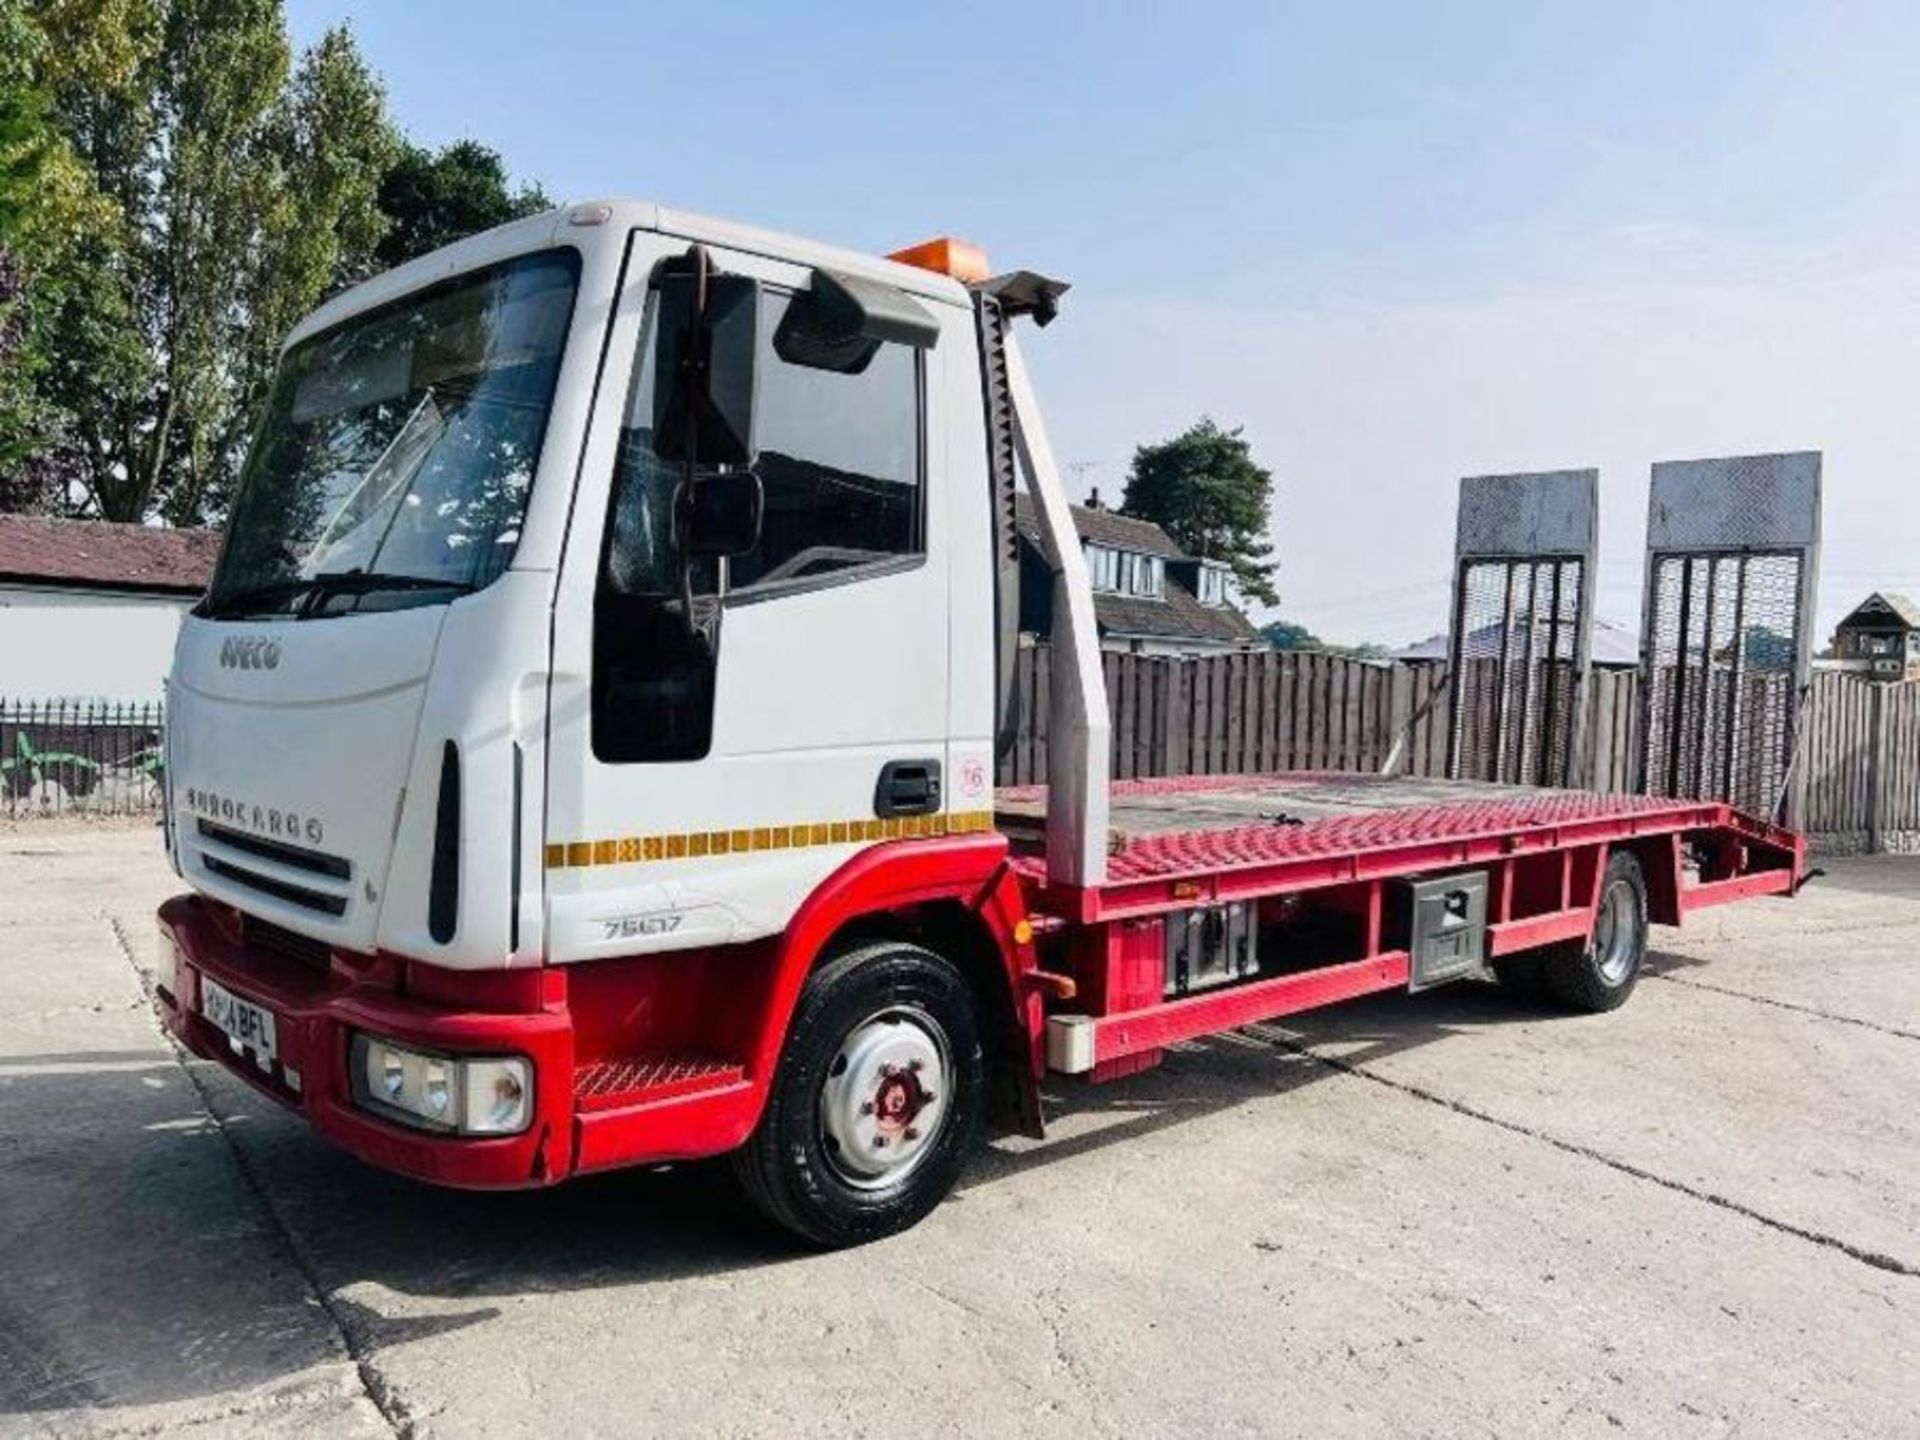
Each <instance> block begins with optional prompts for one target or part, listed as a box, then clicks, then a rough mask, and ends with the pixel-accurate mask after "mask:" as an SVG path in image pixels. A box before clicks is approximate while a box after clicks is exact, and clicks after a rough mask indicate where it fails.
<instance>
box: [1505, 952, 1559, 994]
mask: <svg viewBox="0 0 1920 1440" xmlns="http://www.w3.org/2000/svg"><path fill="white" fill-rule="evenodd" d="M1493 978H1494V979H1495V980H1497V981H1499V982H1500V988H1501V989H1502V990H1504V991H1505V992H1506V993H1507V994H1509V995H1511V996H1512V997H1513V998H1514V999H1516V1000H1525V1001H1528V1002H1530V1003H1533V1004H1538V1003H1539V1002H1540V1001H1542V1000H1544V999H1545V998H1546V985H1545V983H1544V982H1543V981H1542V979H1541V977H1540V957H1539V956H1538V955H1532V954H1527V953H1526V952H1524V951H1523V952H1522V953H1520V954H1518V955H1502V956H1501V957H1500V958H1499V959H1497V960H1495V961H1494V962H1493Z"/></svg>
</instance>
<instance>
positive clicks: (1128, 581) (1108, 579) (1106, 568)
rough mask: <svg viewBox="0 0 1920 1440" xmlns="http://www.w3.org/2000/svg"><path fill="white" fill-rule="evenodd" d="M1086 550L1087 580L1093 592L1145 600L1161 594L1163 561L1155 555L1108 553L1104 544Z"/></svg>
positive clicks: (1165, 570) (1128, 551) (1163, 591)
mask: <svg viewBox="0 0 1920 1440" xmlns="http://www.w3.org/2000/svg"><path fill="white" fill-rule="evenodd" d="M1086 551H1087V579H1088V581H1089V583H1091V584H1092V586H1093V588H1094V589H1095V590H1098V591H1101V592H1102V593H1105V594H1111V595H1139V596H1143V597H1145V598H1148V599H1158V598H1159V597H1160V596H1161V595H1162V594H1163V593H1165V590H1166V579H1167V562H1166V561H1165V560H1162V559H1161V558H1160V557H1159V556H1158V555H1142V554H1140V553H1138V552H1137V551H1133V550H1110V549H1108V548H1107V547H1106V546H1104V545H1088V546H1087V547H1086Z"/></svg>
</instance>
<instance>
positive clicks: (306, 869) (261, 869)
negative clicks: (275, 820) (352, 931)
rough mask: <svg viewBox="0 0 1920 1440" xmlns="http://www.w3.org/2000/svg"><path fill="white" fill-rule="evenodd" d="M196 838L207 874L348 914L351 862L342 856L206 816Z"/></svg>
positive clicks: (314, 907) (334, 913) (290, 901)
mask: <svg viewBox="0 0 1920 1440" xmlns="http://www.w3.org/2000/svg"><path fill="white" fill-rule="evenodd" d="M198 840H199V844H198V846H197V848H198V850H199V853H200V864H201V867H202V868H203V869H205V870H206V872H207V873H208V874H209V875H217V876H219V877H220V878H221V879H223V880H230V881H232V882H233V883H234V884H235V885H244V886H246V887H247V888H248V889H249V890H254V891H258V892H259V893H260V894H262V895H271V896H272V897H273V898H274V899H276V900H283V901H285V902H286V903H287V904H289V905H298V906H300V907H301V908H302V909H304V910H312V911H314V912H315V913H316V914H320V915H332V916H336V917H338V916H342V915H345V914H346V913H347V903H348V900H349V899H350V897H351V891H350V890H349V889H348V882H349V881H350V880H351V878H352V876H353V866H352V864H351V863H350V862H348V861H347V860H344V859H342V858H341V857H340V856H338V855H327V854H323V853H322V852H320V851H318V850H307V849H303V848H302V847H300V846H298V845H289V844H287V843H286V842H285V841H283V840H268V839H266V838H264V837H263V836H259V835H250V834H248V833H246V832H245V831H242V830H231V829H229V828H228V827H226V826H225V825H215V824H212V823H211V822H209V821H206V820H201V821H199V822H198ZM289 872H291V873H289ZM309 880H311V883H308V882H309Z"/></svg>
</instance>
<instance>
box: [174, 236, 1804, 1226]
mask: <svg viewBox="0 0 1920 1440" xmlns="http://www.w3.org/2000/svg"><path fill="white" fill-rule="evenodd" d="M1064 289H1065V287H1064V286H1062V285H1060V284H1058V283H1056V282H1052V281H1049V280H1046V279H1044V278H1042V277H1040V276H1037V275H1033V274H1030V273H1027V272H1014V273H1011V274H1003V275H998V276H996V275H992V274H990V273H989V272H988V270H987V268H986V265H985V262H984V259H983V258H982V257H981V256H980V255H979V253H978V252H977V251H974V250H971V249H970V248H969V247H966V246H964V245H961V244H959V243H957V242H951V241H936V242H932V243H930V244H928V245H923V246H919V247H916V248H915V249H913V250H910V251H905V252H901V253H900V254H899V255H897V256H894V257H892V258H889V259H887V260H875V259H871V258H868V257H863V256H859V255H854V254H850V253H847V252H843V251H838V250H832V249H829V248H826V247H822V246H818V245H814V244H810V243H807V242H804V241H799V240H794V239H791V238H788V237H782V236H776V235H770V234H766V233H763V232H760V231H755V230H749V229H746V228H743V227H739V226H734V225H729V224H725V223H722V222H718V221H712V220H707V219H703V218H700V217H696V216H692V215H687V214H682V213H678V212H674V211H670V210H665V209H661V208H659V207H655V206H651V205H643V204H636V203H617V204H597V205H587V206H579V207H575V208H574V209H572V210H569V211H564V212H558V213H555V214H551V215H546V216H541V217H537V218H534V219H531V220H526V221H521V222H517V223H515V224H512V225H509V226H505V227H502V228H501V229H498V230H495V231H491V232H489V233H487V234H485V235H481V236H477V237H474V238H473V239H470V240H466V241H463V242H461V243H460V244H458V245H455V246H452V247H449V248H448V249H446V250H443V251H441V252H438V253H436V254H434V255H430V256H427V257H425V258H423V259H421V260H417V261H413V262H411V263H409V264H407V265H405V266H403V267H401V268H399V269H397V270H395V271H392V272H390V273H389V274H386V275H383V276H380V277H378V278H376V279H374V280H371V281H369V282H367V283H366V284H364V285H361V286H359V287H358V288H356V289H354V290H352V291H349V292H347V293H345V294H343V295H341V296H338V297H336V298H334V299H333V300H331V301H329V302H328V303H327V304H326V305H325V306H324V307H322V308H321V309H320V310H319V311H318V312H316V314H314V315H313V316H311V317H310V318H309V319H307V320H306V321H305V322H303V323H302V324H301V325H300V326H299V327H298V328H297V329H296V330H295V331H294V333H293V335H292V336H291V337H290V339H289V341H288V343H287V345H286V348H285V350H284V352H283V354H282V357H281V364H280V370H279V374H278V376H277V378H276V381H275V385H274V388H273V392H272V396H271V399H270V401H269V404H268V407H267V413H266V415H265V417H264V419H263V422H262V425H261V428H260V432H259V434H258V435H257V437H256V439H255V443H254V446H253V449H252V451H251V453H250V456H249V459H248V462H247V466H246V469H245V472H244V475H243V477H242V481H241V485H240V488H239V490H238V493H237V498H236V501H235V505H234V509H233V514H232V518H231V522H230V526H229V531H228V536H227V540H226V543H225V547H224V550H223V552H222V555H221V559H220V562H219V566H218V569H217V571H216V575H215V578H214V581H213V584H212V587H211V589H210V590H209V592H208V595H207V597H206V599H205V600H204V601H203V602H202V604H201V605H200V606H199V607H198V608H197V610H196V611H195V613H194V614H193V615H191V616H190V617H188V619H187V620H186V622H185V623H184V624H183V627H182V630H181V635H180V640H179V643H178V649H177V652H176V656H175V661H174V669H173V676H172V680H171V684H170V690H169V694H170V712H169V733H168V739H167V766H166V775H167V824H166V832H167V840H168V847H169V853H170V855H171V857H172V859H173V862H174V864H175V866H176V868H177V869H178V871H179V872H180V874H181V875H182V877H183V878H184V879H185V880H186V881H187V883H188V885H189V886H190V887H191V892H192V893H190V894H188V895H184V896H181V897H178V898H175V899H173V900H170V901H168V902H167V903H166V904H165V905H164V906H163V907H162V908H161V911H160V926H161V931H162V939H163V944H162V947H161V953H162V956H163V963H162V973H161V975H160V977H159V997H160V1003H161V1007H162V1010H163V1014H164V1017H165V1020H166V1023H167V1024H168V1026H169V1027H170V1029H171V1030H172V1032H173V1033H174V1034H175V1035H176V1036H177V1037H178V1038H179V1040H180V1041H181V1043H182V1044H183V1045H185V1046H186V1047H188V1048H189V1049H191V1050H192V1051H194V1052H195V1053H197V1054H199V1055H201V1056H204V1057H206V1058H208V1059H211V1060H215V1061H218V1062H220V1063H222V1064H224V1065H225V1066H227V1067H228V1068H229V1069H230V1070H231V1071H233V1072H234V1073H235V1074H237V1075H240V1076H242V1077H244V1078H245V1079H246V1080H247V1081H248V1082H249V1083H251V1084H253V1085H254V1086H256V1087H257V1088H258V1089H260V1090H261V1091H263V1092H264V1093H266V1094H268V1095H270V1096H272V1097H273V1098H275V1099H276V1100H278V1101H280V1102H282V1103H283V1104H285V1105H287V1106H289V1107H291V1108H293V1109H295V1110H297V1111H299V1112H300V1113H302V1114H303V1115H305V1116H306V1118H307V1119H308V1121H309V1122H310V1123H311V1125H312V1126H313V1127H314V1129H316V1130H317V1131H319V1132H320V1133H322V1134H323V1135H325V1136H327V1137H328V1138H329V1139H331V1140H333V1141H334V1142H336V1143H338V1144H340V1145H342V1146H344V1147H345V1148H347V1149H348V1150H350V1151H352V1152H353V1153H354V1154H357V1155H359V1156H361V1157H363V1158H365V1159H367V1160H369V1161H372V1162H373V1163H375V1164H378V1165H382V1166H385V1167H388V1168H390V1169H393V1170H396V1171H400V1172H403V1173H406V1174H409V1175H414V1176H417V1177H420V1178H422V1179H427V1180H433V1181H438V1182H441V1183H445V1184H451V1185H461V1186H472V1187H508V1186H528V1185H543V1184H550V1183H553V1182H556V1181H559V1180H562V1179H565V1178H567V1177H568V1176H571V1175H576V1174H581V1173H585V1172H591V1171H596V1170H602V1169H607V1168H610V1167H615V1166H621V1165H633V1164H652V1163H661V1162H668V1161H674V1160H682V1159H688V1158H693V1157H700V1156H709V1155H718V1154H722V1153H728V1152H731V1153H732V1154H733V1155H734V1157H735V1164H736V1167H737V1169H738V1171H739V1173H740V1175H741V1177H742V1179H743V1181H744V1182H745V1185H746V1188H747V1189H748V1191H749V1192H750V1193H751V1194H752V1195H753V1196H754V1198H755V1199H756V1200H757V1201H758V1202H759V1203H760V1204H761V1206H762V1207H763V1208H765V1209H766V1210H767V1212H768V1213H769V1214H771V1215H772V1216H774V1217H775V1218H776V1219H778V1220H779V1221H781V1222H782V1223H784V1224H786V1225H787V1226H789V1227H791V1228H792V1229H794V1230H795V1231H797V1232H799V1233H800V1234H802V1235H805V1236H807V1237H809V1238H810V1239H812V1240H814V1241H816V1242H819V1243H824V1244H845V1243H852V1242H856V1241H859V1240H863V1239H868V1238H872V1237H874V1236H877V1235H881V1234H886V1233H889V1232H891V1231H893V1230H897V1229H900V1228H902V1227H904V1226H906V1225H909V1224H911V1223H913V1222H914V1221H915V1220H916V1219H918V1218H919V1217H920V1216H921V1215H923V1214H924V1213H926V1211H927V1210H928V1209H930V1208H931V1207H932V1206H933V1205H934V1204H935V1203H937V1202H938V1200H939V1199H940V1198H941V1197H942V1196H943V1195H944V1194H945V1193H946V1191H947V1190H948V1189H949V1188H950V1187H951V1185H952V1184H953V1182H954V1180H955V1178H956V1176H957V1175H958V1173H959V1171H960V1168H961V1166H962V1165H963V1163H964V1161H965V1159H966V1157H967V1155H968V1153H969V1151H970V1149H971V1147H972V1146H973V1144H974V1143H975V1141H976V1140H977V1138H978V1136H979V1134H980V1132H981V1129H982V1127H983V1124H984V1123H985V1118H986V1114H987V1111H988V1108H989V1098H990V1097H991V1098H992V1100H993V1101H994V1102H995V1103H996V1104H997V1105H1001V1106H1003V1107H1004V1108H1005V1110H1006V1111H1007V1113H1008V1114H1009V1115H1010V1116H1011V1117H1012V1119H1013V1121H1014V1123H1016V1124H1018V1125H1020V1126H1021V1127H1023V1128H1025V1129H1026V1130H1028V1131H1029V1132H1031V1133H1038V1131H1039V1129H1040V1126H1041V1099H1040V1086H1041V1082H1042V1080H1043V1079H1044V1078H1045V1076H1046V1075H1047V1073H1048V1072H1049V1070H1051V1071H1054V1072H1058V1073H1063V1074H1067V1075H1076V1076H1081V1077H1085V1078H1087V1079H1091V1080H1107V1079H1114V1078H1117V1077H1119V1076H1123V1075H1126V1074H1130V1073H1133V1072H1135V1071H1137V1070H1139V1069H1142V1068H1144V1067H1146V1066H1148V1065H1151V1064H1152V1063H1153V1062H1154V1059H1155V1058H1156V1057H1157V1055H1158V1054H1159V1052H1160V1051H1161V1050H1162V1049H1163V1048H1164V1047H1166V1046H1168V1045H1172V1044H1176V1043H1178V1042H1180V1041H1182V1040H1187V1039H1191V1038H1193V1037H1196V1036H1199V1035H1203V1034H1206V1033H1209V1032H1213V1031H1218V1030H1223V1029H1227V1028H1231V1027H1235V1026H1240V1025H1246V1024H1250V1023H1253V1022H1257V1021H1260V1020H1263V1019H1271V1018H1273V1017H1276V1016H1281V1015H1285V1014H1289V1013H1293V1012H1296V1011H1300V1010H1304V1009H1307V1008H1310V1007H1312V1006H1316V1005H1323V1004H1327V1003H1331V1002H1333V1001H1337V1000H1341V999H1346V998H1349V997H1352V996H1357V995H1361V994H1365V993H1368V992H1371V991H1379V990H1388V989H1395V988H1416V989H1418V988H1424V987H1425V986H1427V985H1432V984H1439V983H1443V982H1445V981H1448V980H1454V979H1460V978H1462V977H1466V976H1473V975H1480V974H1484V973H1491V974H1493V975H1495V976H1497V977H1498V978H1499V979H1501V980H1502V981H1504V982H1507V983H1511V984H1516V985H1525V986H1528V987H1537V988H1540V989H1542V990H1543V991H1544V992H1546V993H1547V994H1549V995H1551V996H1554V997H1556V998H1557V999H1559V1000H1560V1001H1562V1002H1563V1003H1565V1004H1567V1005H1569V1006H1572V1007H1574V1008H1579V1009H1587V1010H1597V1009H1606V1008H1610V1007H1611V1006H1613V1005H1616V1004H1618V1003H1619V1002H1620V1001H1621V1000H1622V999H1624V998H1625V996H1626V994H1627V993H1628V992H1629V991H1630V990H1631V988H1632V986H1633V983H1634V980H1635V977H1636V975H1637V973H1638V968H1639V964H1640V959H1641V954H1642V951H1643V948H1644V944H1645V936H1646V927H1647V924H1648V923H1649V922H1650V921H1660V922H1665V923H1670V924H1678V923H1680V922H1681V921H1682V920H1683V919H1684V918H1685V916H1686V914H1687V913H1688V912H1689V911H1691V910H1693V909H1696V908H1699V907H1701V906H1704V905H1710V904H1715V903H1719V902H1723V901H1727V900H1732V899H1736V898H1740V897H1742V896H1747V895H1758V894H1769V893H1782V894H1784V893H1790V892H1791V891H1792V890H1793V889H1794V888H1795V887H1796V886H1797V885H1798V883H1799V881H1800V878H1801V876H1802V873H1803V869H1804V849H1803V846H1802V842H1801V841H1800V839H1799V838H1798V837H1797V836H1795V835H1793V834H1791V833H1790V832H1787V831H1784V830H1781V829H1778V828H1776V827H1775V826H1773V825H1771V824H1768V823H1765V822H1763V821H1760V820H1757V819H1754V818H1751V817H1749V816H1745V815H1742V814H1740V813H1737V812H1735V811H1733V810H1731V809H1729V808H1728V807H1726V806H1724V805H1719V804H1711V803H1700V802H1690V801H1672V800H1656V799H1648V798H1642V797H1632V796H1618V795H1608V796H1603V795H1588V794H1581V793H1576V792H1569V791H1544V790H1517V789H1503V788H1500V787H1494V786H1485V785H1472V784H1447V783H1443V782H1434V781H1416V780H1411V779H1405V778H1400V779H1390V778H1381V777H1364V776H1352V775H1338V776H1336V775H1320V774H1282V775H1260V776H1224V777H1223V776H1213V777H1207V778H1203V779H1202V778H1196V779H1190V780H1154V781H1138V782H1131V783H1123V784H1118V785H1115V784H1111V783H1110V782H1109V776H1108V774H1107V768H1106V767H1107V739H1108V736H1107V715H1106V700H1105V694H1104V689H1103V685H1102V681H1101V672H1100V665H1099V656H1098V650H1097V638H1096V634H1095V629H1094V624H1093V615H1092V601H1091V592H1090V590H1089V587H1088V581H1087V574H1086V567H1085V563H1084V560H1083V558H1082V556H1081V553H1080V550H1079V546H1078V544H1077V542H1076V541H1075V539H1074V537H1073V531H1072V527H1071V522H1070V517H1069V515H1068V512H1067V503H1066V496H1065V494H1064V492H1063V490H1062V488H1061V486H1060V483H1059V479H1058V476H1057V474H1056V473H1055V470H1054V466H1053V461H1052V457H1051V453H1050V451H1049V448H1048V444H1047V439H1046V434H1045V430H1044V428H1043V426H1042V424H1041V420H1040V415H1039V410H1038V408H1037V406H1036V404H1035V403H1034V399H1033V396H1032V393H1031V391H1030V389H1029V386H1028V383H1027V379H1026V373H1025V369H1024V366H1023V364H1022V361H1021V357H1020V351H1019V346H1018V344H1017V343H1016V341H1015V338H1014V336H1013V334H1012V332H1011V327H1012V326H1013V324H1014V322H1015V321H1016V320H1018V319H1020V318H1022V317H1031V318H1032V319H1034V320H1035V321H1036V322H1037V323H1040V324H1045V323H1046V322H1047V321H1048V320H1050V319H1051V318H1052V316H1053V313H1054V310H1055V308H1056V306H1057V304H1058V299H1059V296H1060V294H1061V293H1062V291H1063V290H1064ZM1022 472H1024V475H1025V479H1026V484H1027V488H1028V490H1029V491H1030V493H1031V495H1032V498H1033V500H1034V502H1035V508H1036V513H1037V514H1038V516H1039V518H1040V520H1041V522H1042V533H1043V536H1044V537H1045V546H1046V550H1047V559H1048V563H1049V564H1050V566H1051V567H1052V569H1053V572H1054V578H1053V584H1054V587H1055V599H1054V613H1055V616H1056V625H1055V656H1054V664H1053V677H1052V684H1051V687H1050V716H1049V722H1048V723H1049V733H1050V737H1051V743H1050V745H1049V756H1048V773H1047V785H1046V787H1044V788H1043V789H1030V790H1021V791H1001V792H999V793H997V794H996V792H995V790H994V787H993V783H992V778H991V777H992V775H993V767H994V761H995V758H996V754H997V752H998V750H999V748H1000V746H1001V745H1002V743H1003V742H1004V741H1005V740H1006V739H1007V738H1008V737H1009V735H1010V733H1011V726H1012V723H1013V720H1014V718H1015V717H1014V715H1013V712H1012V704H1013V687H1012V684H1011V678H1012V668H1013V661H1014V654H1015V645H1016V635H1015V626H1016V623H1017V616H1018V609H1019V607H1018V596H1017V594H1016V592H1015V586H1016V585H1017V583H1018V575H1019V567H1018V560H1017V551H1016V548H1015V537H1014V532H1013V498H1014V492H1015V489H1016V486H1017V483H1018V476H1019V474H1020V473H1022Z"/></svg>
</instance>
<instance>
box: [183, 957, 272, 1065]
mask: <svg viewBox="0 0 1920 1440" xmlns="http://www.w3.org/2000/svg"><path fill="white" fill-rule="evenodd" d="M200 1013H201V1014H202V1015H204V1016H206V1017H207V1019H209V1020H211V1021H212V1022H213V1023H214V1024H215V1025H217V1026H219V1027H220V1028H221V1029H222V1030H224V1031H226V1033H227V1038H228V1039H229V1040H231V1041H233V1043H234V1044H235V1045H236V1046H237V1047H239V1048H240V1049H243V1050H250V1051H252V1052H253V1056H254V1059H255V1060H257V1061H258V1062H259V1065H260V1068H261V1069H262V1070H265V1069H268V1068H270V1067H271V1066H272V1064H273V1062H274V1060H275V1059H276V1058H277V1056H278V1051H277V1050H276V1048H275V1039H276V1031H275V1027H274V1020H273V1012H272V1011H271V1010H268V1009H265V1008H264V1007H262V1006H259V1005H256V1004H254V1003H253V1002H252V1001H251V1000H242V999H241V998H240V997H239V996H238V995H236V994H234V993H233V992H232V991H231V990H229V989H227V987H226V986H224V985H222V984H220V983H219V982H218V981H215V980H209V979H207V978H206V977H205V976H204V975H203V976H202V977H201V978H200Z"/></svg>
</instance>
